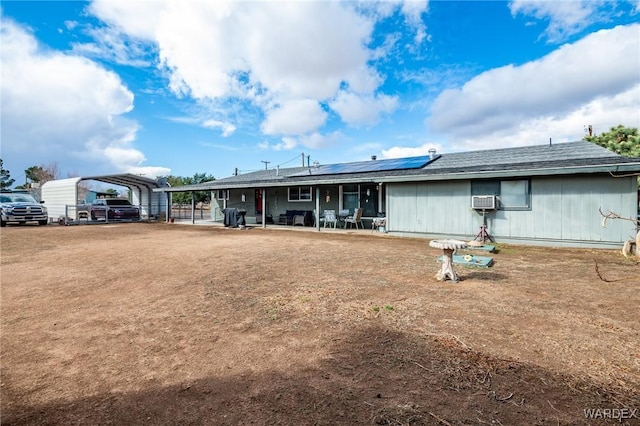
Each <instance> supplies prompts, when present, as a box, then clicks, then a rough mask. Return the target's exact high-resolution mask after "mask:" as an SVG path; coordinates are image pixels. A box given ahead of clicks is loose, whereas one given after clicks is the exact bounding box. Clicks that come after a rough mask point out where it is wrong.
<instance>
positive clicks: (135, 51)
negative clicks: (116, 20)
mask: <svg viewBox="0 0 640 426" xmlns="http://www.w3.org/2000/svg"><path fill="white" fill-rule="evenodd" d="M85 33H86V34H87V35H89V36H91V37H92V38H93V39H94V40H96V42H94V43H73V44H72V49H73V53H74V54H77V55H80V56H86V57H89V58H99V59H105V60H107V61H111V62H114V63H117V64H121V65H129V66H132V67H140V68H142V67H149V66H150V65H151V64H152V58H151V54H152V53H153V50H152V49H150V48H149V46H148V45H146V44H144V43H142V42H140V41H138V40H135V39H130V38H128V37H122V35H121V34H120V33H119V32H117V31H114V30H113V29H112V28H108V27H107V28H105V27H101V28H88V29H86V30H85Z"/></svg>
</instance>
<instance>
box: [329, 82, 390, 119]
mask: <svg viewBox="0 0 640 426" xmlns="http://www.w3.org/2000/svg"><path fill="white" fill-rule="evenodd" d="M329 105H330V106H331V109H333V110H334V111H336V112H337V113H338V114H340V118H342V121H344V122H345V123H347V124H349V125H351V126H360V125H373V124H376V123H377V122H378V121H379V120H380V115H381V114H383V113H387V114H389V113H392V112H393V111H395V109H396V108H397V107H398V98H397V97H395V96H387V95H376V96H373V95H358V94H355V93H349V92H345V91H341V92H340V93H339V94H338V96H337V97H336V99H335V100H334V101H332V102H331V103H330V104H329Z"/></svg>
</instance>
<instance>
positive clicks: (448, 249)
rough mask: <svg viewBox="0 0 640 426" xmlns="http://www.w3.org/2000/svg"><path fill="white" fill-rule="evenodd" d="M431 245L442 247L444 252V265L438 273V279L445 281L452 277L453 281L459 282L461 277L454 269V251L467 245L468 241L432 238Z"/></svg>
mask: <svg viewBox="0 0 640 426" xmlns="http://www.w3.org/2000/svg"><path fill="white" fill-rule="evenodd" d="M429 246H431V247H434V248H438V249H441V250H442V252H443V253H444V256H442V267H441V268H440V271H438V273H437V274H436V279H437V280H438V281H445V280H447V279H450V280H451V281H455V282H458V281H460V277H458V275H457V274H456V272H455V271H454V270H453V252H454V251H456V250H457V249H461V248H465V247H467V243H466V242H464V241H459V240H432V241H431V242H429Z"/></svg>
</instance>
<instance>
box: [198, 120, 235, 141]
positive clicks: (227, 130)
mask: <svg viewBox="0 0 640 426" xmlns="http://www.w3.org/2000/svg"><path fill="white" fill-rule="evenodd" d="M202 126H203V127H206V128H208V129H218V128H219V129H221V130H222V136H223V137H228V136H231V135H232V134H233V133H234V132H235V131H236V126H234V125H233V124H231V123H226V122H223V121H218V120H205V121H204V122H203V123H202Z"/></svg>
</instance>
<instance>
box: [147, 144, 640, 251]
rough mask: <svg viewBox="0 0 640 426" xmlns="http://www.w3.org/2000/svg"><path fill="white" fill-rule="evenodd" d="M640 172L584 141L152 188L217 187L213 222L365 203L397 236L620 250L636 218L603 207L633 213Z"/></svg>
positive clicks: (635, 164) (368, 217) (262, 219)
mask: <svg viewBox="0 0 640 426" xmlns="http://www.w3.org/2000/svg"><path fill="white" fill-rule="evenodd" d="M638 173H640V158H626V157H621V156H619V155H617V154H615V153H613V152H611V151H608V150H606V149H604V148H602V147H600V146H598V145H596V144H593V143H590V142H586V141H579V142H568V143H559V144H551V143H550V144H545V145H539V146H527V147H518V148H503V149H492V150H483V151H472V152H457V153H445V154H437V153H435V152H431V153H430V155H428V156H421V157H410V158H402V159H392V160H376V159H372V160H370V161H361V162H353V163H342V164H330V165H318V164H316V165H312V166H309V167H293V168H286V169H284V168H282V169H270V170H261V171H257V172H253V173H247V174H241V175H237V176H231V177H228V178H224V179H219V180H215V181H212V182H206V183H202V184H198V185H190V186H183V187H173V188H163V189H156V190H154V191H166V192H167V193H171V192H176V191H196V190H206V191H212V198H213V201H212V208H211V214H212V220H215V221H222V220H223V218H224V213H223V212H224V210H225V209H227V208H234V207H235V208H239V209H243V210H246V220H247V223H259V224H262V225H263V226H266V223H270V222H271V220H270V219H273V222H274V223H277V218H278V217H279V216H280V215H281V214H284V213H285V212H286V211H287V210H294V209H295V210H304V211H312V212H313V211H317V212H322V211H323V210H325V209H334V210H336V211H338V210H340V209H343V208H347V209H350V211H351V212H353V210H354V209H355V208H358V207H360V208H363V209H364V213H363V219H364V221H365V223H366V224H367V226H370V223H371V221H372V220H373V219H374V218H376V217H378V216H380V215H384V216H385V217H386V218H387V220H386V229H387V231H388V232H390V233H391V234H394V235H406V236H424V237H428V238H457V239H464V240H469V239H473V238H474V236H476V235H478V234H479V231H481V230H482V226H483V225H485V226H486V228H484V229H486V230H487V232H488V234H489V235H490V236H492V237H493V238H494V239H495V240H496V241H498V242H505V243H519V244H538V245H557V246H584V247H586V246H593V247H602V248H614V247H619V246H620V244H622V243H623V242H624V241H625V240H627V239H629V238H630V236H632V235H635V232H636V231H635V229H636V224H634V223H633V222H631V221H609V222H608V223H607V226H606V227H602V226H601V219H602V216H601V214H600V209H602V211H604V212H607V211H612V212H616V213H618V214H620V215H621V216H622V217H629V218H636V217H637V215H638V208H639V204H638V202H639V200H638V180H637V177H636V176H637V175H638ZM485 203H486V204H485ZM315 226H316V227H317V228H318V229H320V228H319V225H318V224H315Z"/></svg>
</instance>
